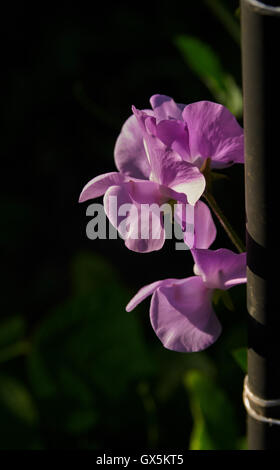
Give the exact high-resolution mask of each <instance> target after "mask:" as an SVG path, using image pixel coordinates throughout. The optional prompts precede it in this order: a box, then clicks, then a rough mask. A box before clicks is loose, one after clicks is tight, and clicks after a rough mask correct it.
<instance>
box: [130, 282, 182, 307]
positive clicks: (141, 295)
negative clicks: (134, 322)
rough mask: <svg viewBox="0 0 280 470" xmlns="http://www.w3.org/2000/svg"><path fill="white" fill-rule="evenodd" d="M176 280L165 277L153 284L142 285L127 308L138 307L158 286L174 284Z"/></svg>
mask: <svg viewBox="0 0 280 470" xmlns="http://www.w3.org/2000/svg"><path fill="white" fill-rule="evenodd" d="M174 281H176V279H164V280H162V281H156V282H153V283H152V284H148V285H147V286H144V287H142V288H141V289H140V290H139V291H138V292H137V294H135V296H134V297H133V298H132V299H131V300H130V302H129V303H128V304H127V306H126V308H125V309H126V311H127V312H131V310H133V309H134V308H135V307H137V305H138V304H140V303H141V302H142V301H143V300H145V299H146V298H147V297H148V296H149V295H152V294H153V293H154V291H155V290H156V289H157V288H158V287H160V286H164V285H168V284H172V283H173V282H174Z"/></svg>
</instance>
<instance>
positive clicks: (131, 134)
mask: <svg viewBox="0 0 280 470" xmlns="http://www.w3.org/2000/svg"><path fill="white" fill-rule="evenodd" d="M145 113H146V114H147V115H150V116H152V115H153V112H152V111H151V110H145ZM114 156H115V163H116V166H117V168H118V170H119V171H120V172H121V173H123V174H125V175H129V176H134V177H135V178H140V179H149V176H150V172H151V169H150V165H149V162H148V160H147V156H146V152H145V149H144V145H143V133H142V129H141V127H140V126H139V122H138V120H137V118H136V117H135V116H134V114H133V115H132V116H130V117H129V118H128V119H127V120H126V121H125V123H124V125H123V127H122V130H121V133H120V135H119V136H118V138H117V142H116V145H115V150H114Z"/></svg>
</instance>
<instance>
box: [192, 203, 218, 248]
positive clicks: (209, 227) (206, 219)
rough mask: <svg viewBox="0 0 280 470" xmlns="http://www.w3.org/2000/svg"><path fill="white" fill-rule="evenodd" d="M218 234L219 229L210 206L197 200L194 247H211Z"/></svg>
mask: <svg viewBox="0 0 280 470" xmlns="http://www.w3.org/2000/svg"><path fill="white" fill-rule="evenodd" d="M216 235H217V229H216V226H215V223H214V220H213V218H212V214H211V211H210V209H209V207H208V206H207V205H206V204H205V203H204V202H202V201H197V203H196V205H195V207H194V247H195V248H201V249H202V248H203V249H206V248H209V246H211V245H212V243H213V242H214V240H215V238H216Z"/></svg>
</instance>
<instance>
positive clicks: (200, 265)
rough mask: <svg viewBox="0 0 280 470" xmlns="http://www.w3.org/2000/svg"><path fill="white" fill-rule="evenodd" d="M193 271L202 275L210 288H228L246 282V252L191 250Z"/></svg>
mask: <svg viewBox="0 0 280 470" xmlns="http://www.w3.org/2000/svg"><path fill="white" fill-rule="evenodd" d="M192 255H193V258H194V261H195V273H196V274H198V275H199V276H201V277H202V279H203V282H204V283H205V285H206V286H207V287H209V288H212V289H223V290H226V289H229V288H230V287H233V286H235V285H238V284H244V283H246V282H247V277H246V253H240V254H237V253H233V251H231V250H227V249H225V248H220V249H219V250H216V251H212V250H199V249H195V250H192Z"/></svg>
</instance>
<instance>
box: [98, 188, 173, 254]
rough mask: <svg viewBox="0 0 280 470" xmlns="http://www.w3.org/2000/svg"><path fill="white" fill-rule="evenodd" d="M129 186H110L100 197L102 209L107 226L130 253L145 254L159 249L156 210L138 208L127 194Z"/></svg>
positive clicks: (159, 220) (159, 225) (160, 232)
mask: <svg viewBox="0 0 280 470" xmlns="http://www.w3.org/2000/svg"><path fill="white" fill-rule="evenodd" d="M129 189H130V183H125V184H123V185H122V186H112V187H110V188H109V189H108V190H107V191H106V193H105V196H104V210H105V213H106V215H107V217H108V219H109V220H110V222H111V224H112V225H113V226H114V227H115V228H116V229H117V230H118V232H119V234H120V236H121V237H122V238H123V239H124V240H125V245H126V246H127V248H129V249H130V250H132V251H136V252H138V253H148V252H150V251H155V250H160V249H161V248H162V246H163V244H164V241H165V234H164V228H163V220H162V215H161V213H160V211H159V210H156V209H157V207H156V208H152V210H150V208H149V205H148V204H147V205H148V207H147V208H146V207H144V208H143V206H141V204H139V203H137V202H135V201H134V200H133V199H132V197H131V194H130V192H129ZM143 204H144V203H143Z"/></svg>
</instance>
